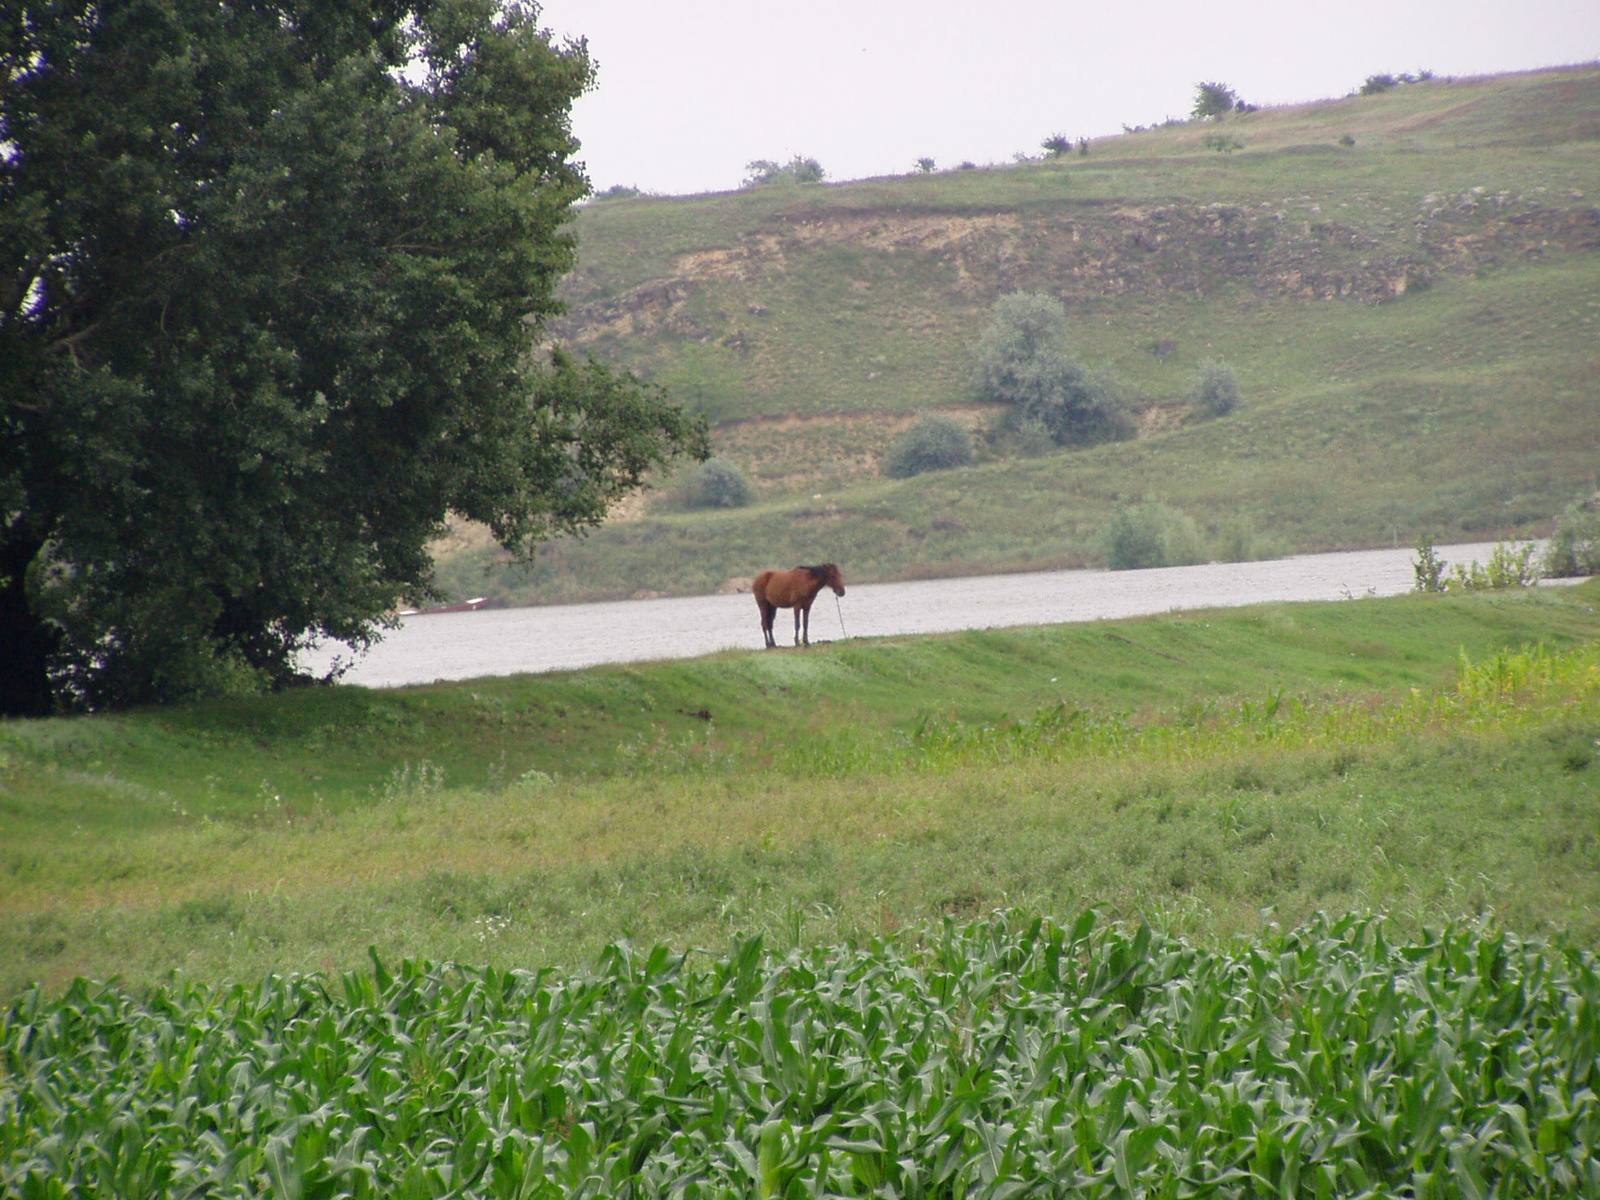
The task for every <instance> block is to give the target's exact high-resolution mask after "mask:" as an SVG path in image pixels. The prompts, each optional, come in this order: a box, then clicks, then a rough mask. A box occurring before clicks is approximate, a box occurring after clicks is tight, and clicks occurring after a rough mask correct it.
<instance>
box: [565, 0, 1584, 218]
mask: <svg viewBox="0 0 1600 1200" xmlns="http://www.w3.org/2000/svg"><path fill="white" fill-rule="evenodd" d="M541 8H542V14H541V17H540V22H541V24H542V25H544V26H546V27H548V28H549V29H550V30H551V31H552V32H553V33H555V34H556V35H557V36H558V37H566V36H575V37H576V36H582V37H586V38H588V40H589V50H590V53H591V54H592V55H593V57H594V58H595V60H596V61H597V62H598V63H599V68H600V74H599V81H598V84H597V86H596V88H595V90H594V91H593V92H592V93H591V94H590V95H587V96H585V97H584V98H583V99H581V100H580V101H579V102H578V104H577V105H576V107H575V108H574V112H573V123H574V127H575V130H576V132H577V134H578V136H579V138H580V139H581V140H582V141H583V150H582V152H581V154H580V156H579V157H580V158H581V159H582V160H583V161H584V162H586V163H587V165H588V168H589V175H590V178H591V179H592V180H593V181H594V184H595V187H596V189H597V190H599V189H604V188H607V187H610V186H612V185H613V184H627V185H630V186H635V187H639V188H642V189H644V190H645V191H648V192H659V193H663V194H669V195H679V194H686V193H693V192H705V191H721V190H726V189H729V188H733V187H737V186H738V184H739V182H740V180H741V179H742V178H743V177H744V174H745V171H744V166H745V164H746V163H747V162H749V161H751V160H752V159H757V158H765V159H774V160H778V161H787V160H788V159H789V158H791V157H793V156H794V155H796V154H803V155H807V156H810V157H813V158H816V159H817V160H818V161H819V162H821V163H822V166H823V168H824V169H825V170H826V171H827V173H828V177H829V178H830V179H836V180H838V179H861V178H866V177H868V176H872V175H886V174H899V173H903V172H906V171H909V170H911V169H912V166H913V164H914V162H915V160H916V159H918V158H920V157H922V156H924V155H926V156H928V157H930V158H933V159H934V160H935V161H936V162H937V163H938V164H939V166H941V167H945V166H954V165H955V164H957V163H959V162H961V161H963V160H970V161H972V162H975V163H979V164H984V163H991V162H1007V161H1010V159H1011V158H1012V156H1013V154H1014V153H1016V152H1019V151H1021V152H1026V153H1029V154H1036V153H1038V149H1039V142H1040V140H1041V139H1043V138H1044V137H1046V136H1048V135H1050V134H1052V133H1062V134H1066V135H1067V136H1069V137H1073V138H1078V137H1098V136H1102V135H1105V134H1112V133H1118V132H1120V131H1121V129H1122V126H1123V125H1124V124H1128V125H1149V124H1154V123H1156V122H1159V121H1161V120H1164V119H1165V118H1167V117H1169V116H1173V117H1182V116H1186V115H1187V114H1188V111H1189V109H1190V107H1191V106H1192V105H1193V102H1194V87H1195V84H1196V83H1198V82H1200V81H1201V80H1218V81H1221V82H1223V83H1227V84H1229V85H1231V86H1232V87H1233V88H1234V90H1235V91H1237V92H1238V93H1239V95H1240V96H1241V97H1242V98H1244V99H1245V100H1248V101H1250V102H1252V103H1255V104H1262V105H1267V104H1288V103H1294V102H1296V101H1301V100H1317V99H1323V98H1327V97H1333V96H1342V95H1345V94H1346V93H1348V92H1350V91H1351V90H1353V89H1354V88H1356V87H1358V86H1359V85H1360V84H1361V82H1362V81H1363V80H1364V79H1365V78H1366V77H1367V76H1368V75H1371V74H1374V73H1377V72H1388V73H1390V74H1397V73H1399V72H1402V71H1411V72H1415V71H1417V70H1419V69H1422V68H1426V69H1428V70H1431V71H1433V72H1434V73H1435V74H1436V75H1439V76H1445V75H1458V76H1459V75H1479V74H1490V73H1496V72H1501V71H1517V70H1526V69H1529V68H1534V67H1544V66H1557V65H1564V64H1573V63H1583V62H1593V61H1595V60H1596V59H1597V58H1600V0H1332V2H1331V3H1330V2H1326V0H1324V2H1319V3H1307V2H1302V0H1268V2H1267V3H1252V2H1250V0H1243V2H1238V0H1235V2H1232V3H1230V2H1227V0H1223V2H1220V3H1219V2H1216V0H1210V2H1208V0H1136V2H1133V3H1128V2H1126V0H1124V2H1123V3H1107V2H1105V0H1099V2H1094V3H1088V2H1084V0H968V2H963V3H955V2H953V0H809V2H807V3H803V4H802V3H785V4H778V3H770V2H767V0H547V2H545V3H543V4H542V5H541Z"/></svg>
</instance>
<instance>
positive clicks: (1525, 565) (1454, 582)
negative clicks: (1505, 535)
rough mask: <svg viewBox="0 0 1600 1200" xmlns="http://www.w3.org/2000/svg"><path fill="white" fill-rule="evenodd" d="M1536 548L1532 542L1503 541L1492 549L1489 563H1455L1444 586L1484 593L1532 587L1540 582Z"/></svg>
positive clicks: (1450, 588)
mask: <svg viewBox="0 0 1600 1200" xmlns="http://www.w3.org/2000/svg"><path fill="white" fill-rule="evenodd" d="M1536 550H1537V547H1536V546H1535V545H1534V544H1533V543H1532V542H1523V543H1522V544H1521V545H1511V546H1508V545H1507V544H1506V543H1505V542H1500V543H1498V544H1496V545H1495V547H1494V549H1492V550H1490V551H1489V562H1488V564H1487V565H1486V566H1480V565H1479V564H1478V562H1477V560H1473V561H1472V562H1470V563H1455V564H1453V565H1452V566H1451V568H1450V575H1449V577H1448V578H1447V579H1446V580H1445V588H1446V590H1448V591H1452V592H1485V591H1500V590H1502V589H1504V588H1513V587H1532V586H1533V585H1534V584H1535V583H1537V582H1538V581H1539V568H1538V564H1537V563H1536V562H1535V552H1536Z"/></svg>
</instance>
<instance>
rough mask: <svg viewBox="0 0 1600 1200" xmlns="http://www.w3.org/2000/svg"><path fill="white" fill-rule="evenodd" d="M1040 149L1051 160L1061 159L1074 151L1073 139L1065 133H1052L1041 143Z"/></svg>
mask: <svg viewBox="0 0 1600 1200" xmlns="http://www.w3.org/2000/svg"><path fill="white" fill-rule="evenodd" d="M1039 146H1040V148H1041V149H1042V150H1043V151H1044V152H1045V153H1046V154H1048V155H1049V156H1050V157H1051V158H1060V157H1062V156H1063V155H1065V154H1069V153H1071V151H1072V139H1071V138H1069V137H1068V136H1067V135H1066V134H1064V133H1052V134H1051V135H1050V136H1049V137H1047V138H1045V139H1044V141H1042V142H1040V143H1039Z"/></svg>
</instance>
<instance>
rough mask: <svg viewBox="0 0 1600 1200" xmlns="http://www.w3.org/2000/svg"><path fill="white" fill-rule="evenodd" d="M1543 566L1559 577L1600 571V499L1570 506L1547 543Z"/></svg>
mask: <svg viewBox="0 0 1600 1200" xmlns="http://www.w3.org/2000/svg"><path fill="white" fill-rule="evenodd" d="M1540 566H1541V567H1542V568H1543V570H1544V573H1545V574H1546V575H1549V576H1551V577H1552V578H1556V579H1562V578H1571V577H1573V576H1576V575H1600V500H1584V501H1581V502H1579V503H1577V504H1572V505H1569V506H1568V507H1567V510H1566V511H1565V512H1563V513H1562V514H1561V519H1560V521H1559V522H1557V524H1556V531H1555V532H1554V533H1552V534H1551V535H1550V540H1549V541H1548V542H1547V543H1546V544H1545V548H1544V557H1543V558H1541V559H1540Z"/></svg>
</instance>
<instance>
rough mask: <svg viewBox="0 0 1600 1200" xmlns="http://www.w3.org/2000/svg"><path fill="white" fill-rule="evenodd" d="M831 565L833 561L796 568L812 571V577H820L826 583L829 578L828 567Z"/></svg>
mask: <svg viewBox="0 0 1600 1200" xmlns="http://www.w3.org/2000/svg"><path fill="white" fill-rule="evenodd" d="M831 566H833V564H832V563H818V564H817V565H816V566H814V567H796V568H795V570H796V571H809V572H810V573H811V578H813V579H820V580H822V581H823V582H824V583H826V582H827V580H828V568H829V567H831Z"/></svg>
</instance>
